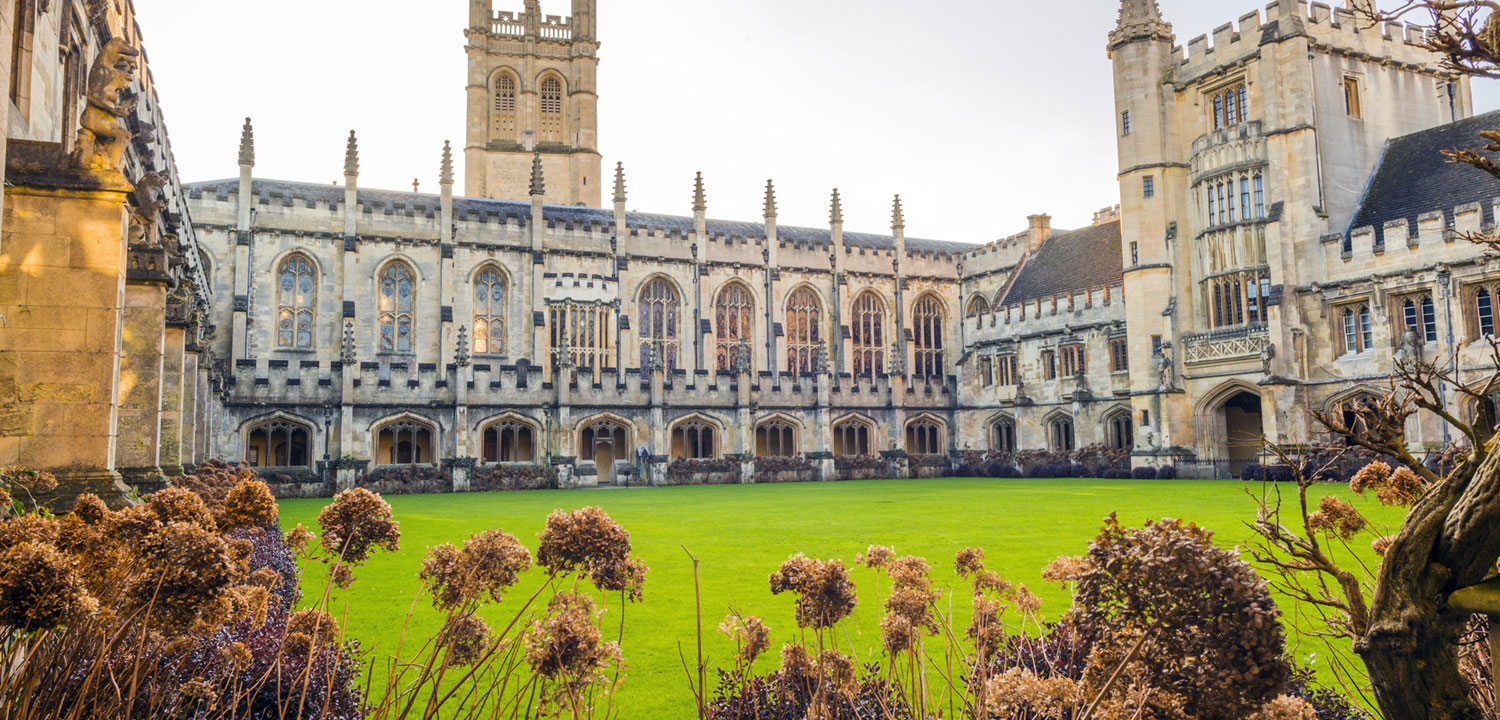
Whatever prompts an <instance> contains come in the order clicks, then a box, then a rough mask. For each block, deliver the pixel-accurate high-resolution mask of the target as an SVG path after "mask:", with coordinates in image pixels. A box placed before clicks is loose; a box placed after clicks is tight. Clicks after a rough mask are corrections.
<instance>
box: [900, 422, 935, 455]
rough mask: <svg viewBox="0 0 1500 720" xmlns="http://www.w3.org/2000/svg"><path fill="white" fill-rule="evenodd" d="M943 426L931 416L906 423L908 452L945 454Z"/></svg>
mask: <svg viewBox="0 0 1500 720" xmlns="http://www.w3.org/2000/svg"><path fill="white" fill-rule="evenodd" d="M942 442H943V426H942V425H941V424H940V423H938V421H936V420H933V419H931V418H917V419H916V420H913V421H911V422H909V423H907V424H906V452H908V453H910V454H912V455H941V454H943V450H944V448H943V444H942Z"/></svg>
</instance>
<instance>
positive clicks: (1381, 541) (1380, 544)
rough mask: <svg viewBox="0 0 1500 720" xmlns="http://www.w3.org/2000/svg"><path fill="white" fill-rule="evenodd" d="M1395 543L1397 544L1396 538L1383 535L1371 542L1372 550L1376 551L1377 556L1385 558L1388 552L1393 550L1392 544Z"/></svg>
mask: <svg viewBox="0 0 1500 720" xmlns="http://www.w3.org/2000/svg"><path fill="white" fill-rule="evenodd" d="M1394 542H1396V538H1393V537H1391V536H1389V535H1383V536H1381V537H1378V538H1375V539H1374V540H1372V541H1370V549H1371V550H1374V551H1375V554H1376V555H1379V556H1380V557H1385V554H1386V552H1388V551H1389V550H1390V549H1391V544H1392V543H1394Z"/></svg>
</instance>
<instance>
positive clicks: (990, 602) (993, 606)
mask: <svg viewBox="0 0 1500 720" xmlns="http://www.w3.org/2000/svg"><path fill="white" fill-rule="evenodd" d="M1005 609H1006V608H1005V604H1004V603H1001V602H1000V601H999V600H995V599H992V598H988V597H985V596H984V595H981V594H975V595H974V615H973V617H972V618H971V619H970V620H969V628H968V632H967V634H968V636H969V639H970V640H972V641H974V649H975V650H976V651H978V652H979V653H980V656H981V657H985V658H989V657H992V656H994V654H995V653H996V652H998V651H999V650H1000V647H1001V646H1002V644H1004V642H1005V625H1004V623H1003V622H1002V621H1001V618H1002V617H1003V616H1004V615H1005Z"/></svg>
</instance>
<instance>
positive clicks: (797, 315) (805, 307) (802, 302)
mask: <svg viewBox="0 0 1500 720" xmlns="http://www.w3.org/2000/svg"><path fill="white" fill-rule="evenodd" d="M822 314H823V310H822V303H819V302H818V296H817V294H816V293H814V292H813V291H812V289H811V288H805V287H804V288H799V289H798V290H797V292H794V293H792V296H791V298H789V299H788V300H787V303H786V327H785V328H784V330H785V332H786V369H787V372H789V373H810V372H816V371H817V369H818V351H819V350H820V349H821V348H822V339H823V334H822V332H821V331H820V328H821V327H822V323H821V322H820V321H821V320H822Z"/></svg>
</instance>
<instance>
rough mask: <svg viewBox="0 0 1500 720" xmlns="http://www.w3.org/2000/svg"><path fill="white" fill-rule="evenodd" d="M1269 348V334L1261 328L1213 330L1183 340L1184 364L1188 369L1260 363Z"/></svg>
mask: <svg viewBox="0 0 1500 720" xmlns="http://www.w3.org/2000/svg"><path fill="white" fill-rule="evenodd" d="M1270 344H1271V333H1270V331H1269V330H1267V329H1266V328H1265V326H1263V325H1246V326H1244V327H1237V328H1227V329H1224V330H1214V331H1212V332H1206V333H1200V334H1197V335H1185V336H1183V338H1182V348H1183V362H1184V363H1186V364H1188V365H1206V364H1211V363H1226V362H1238V361H1243V360H1252V359H1259V358H1260V354H1261V352H1262V351H1264V350H1265V349H1266V348H1267V347H1268V346H1270Z"/></svg>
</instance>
